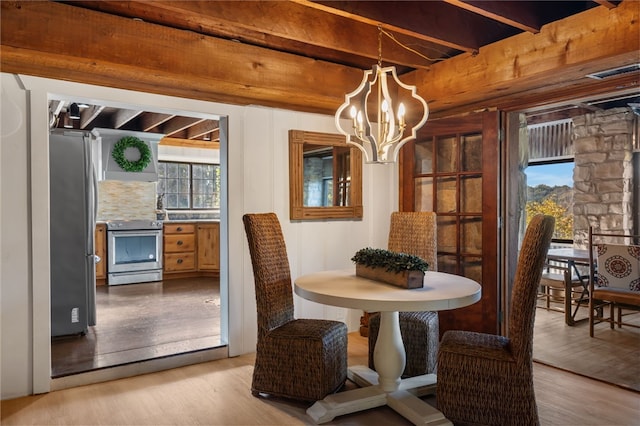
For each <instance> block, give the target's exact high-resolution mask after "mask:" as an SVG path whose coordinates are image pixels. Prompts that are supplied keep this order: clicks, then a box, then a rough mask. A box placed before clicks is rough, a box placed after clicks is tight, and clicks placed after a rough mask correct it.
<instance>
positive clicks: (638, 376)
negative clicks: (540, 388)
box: [533, 307, 640, 424]
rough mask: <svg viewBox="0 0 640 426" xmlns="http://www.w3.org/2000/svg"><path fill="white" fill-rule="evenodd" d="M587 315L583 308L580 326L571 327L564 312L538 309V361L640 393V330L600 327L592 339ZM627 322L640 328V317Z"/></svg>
mask: <svg viewBox="0 0 640 426" xmlns="http://www.w3.org/2000/svg"><path fill="white" fill-rule="evenodd" d="M587 314H588V311H587V309H585V308H582V307H581V308H580V309H579V310H578V313H577V316H576V319H577V320H578V322H577V323H576V325H574V326H568V325H566V324H565V322H564V314H563V313H562V312H556V311H547V310H546V309H540V308H539V309H537V310H536V320H535V327H534V339H533V359H534V361H537V362H540V363H544V364H547V365H550V366H553V367H557V368H562V369H564V370H567V371H571V372H574V373H577V374H581V375H583V376H586V377H590V378H594V379H597V380H602V381H605V382H609V383H613V384H616V385H618V386H622V387H626V388H629V389H633V390H636V391H640V328H634V327H625V326H623V327H622V328H615V329H613V330H611V329H610V328H609V324H605V323H601V324H596V326H595V329H594V330H595V332H594V337H593V338H591V337H589V323H588V320H587ZM627 320H629V321H632V322H634V323H636V324H639V325H640V313H635V314H633V315H630V316H629V317H628V319H627ZM639 399H640V395H639ZM638 424H640V419H639V420H638Z"/></svg>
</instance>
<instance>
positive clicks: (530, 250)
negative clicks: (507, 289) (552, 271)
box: [509, 215, 555, 362]
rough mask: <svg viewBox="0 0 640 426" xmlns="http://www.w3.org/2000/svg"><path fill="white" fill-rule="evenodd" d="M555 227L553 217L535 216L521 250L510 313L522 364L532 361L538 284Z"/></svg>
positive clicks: (517, 355) (511, 331)
mask: <svg viewBox="0 0 640 426" xmlns="http://www.w3.org/2000/svg"><path fill="white" fill-rule="evenodd" d="M554 226H555V219H554V218H553V217H551V216H543V215H536V216H534V217H533V218H532V219H531V221H530V222H529V225H528V226H527V230H526V232H525V235H524V239H523V241H522V247H521V248H520V254H519V257H518V266H517V267H516V274H515V278H514V282H513V289H512V290H511V305H510V306H511V309H510V312H509V339H510V340H511V350H512V354H513V356H514V358H515V359H516V360H517V361H520V362H530V359H531V354H532V351H533V324H534V320H535V310H536V299H537V295H538V285H539V283H540V277H541V276H542V271H543V266H544V263H545V259H546V257H547V251H548V250H549V244H550V242H551V236H552V234H553V228H554Z"/></svg>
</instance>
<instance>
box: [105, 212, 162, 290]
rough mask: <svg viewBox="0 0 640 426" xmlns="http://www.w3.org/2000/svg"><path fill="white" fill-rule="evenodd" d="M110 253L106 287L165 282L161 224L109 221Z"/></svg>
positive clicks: (158, 222) (150, 221) (152, 221)
mask: <svg viewBox="0 0 640 426" xmlns="http://www.w3.org/2000/svg"><path fill="white" fill-rule="evenodd" d="M107 249H108V251H109V253H108V255H107V258H108V264H107V284H109V285H119V284H132V283H141V282H149V281H160V280H162V221H155V220H114V221H108V222H107Z"/></svg>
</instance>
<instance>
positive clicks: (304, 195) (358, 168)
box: [289, 130, 362, 220]
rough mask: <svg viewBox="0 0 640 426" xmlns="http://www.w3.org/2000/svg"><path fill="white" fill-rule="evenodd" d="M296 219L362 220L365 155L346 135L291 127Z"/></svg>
mask: <svg viewBox="0 0 640 426" xmlns="http://www.w3.org/2000/svg"><path fill="white" fill-rule="evenodd" d="M289 213H290V214H289V215H290V218H291V219H292V220H317V219H361V218H362V154H361V152H360V150H359V149H358V148H356V147H350V146H348V145H347V143H346V142H345V140H344V136H343V135H339V134H334V133H319V132H306V131H303V130H289Z"/></svg>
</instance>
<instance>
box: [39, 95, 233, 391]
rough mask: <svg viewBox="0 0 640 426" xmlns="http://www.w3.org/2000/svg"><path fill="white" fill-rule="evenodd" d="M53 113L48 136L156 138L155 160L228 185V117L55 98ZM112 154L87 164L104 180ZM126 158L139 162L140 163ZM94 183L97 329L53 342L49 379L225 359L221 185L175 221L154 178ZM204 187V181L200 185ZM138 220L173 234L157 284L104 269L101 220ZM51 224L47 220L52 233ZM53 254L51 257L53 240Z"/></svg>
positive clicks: (106, 250)
mask: <svg viewBox="0 0 640 426" xmlns="http://www.w3.org/2000/svg"><path fill="white" fill-rule="evenodd" d="M49 114H50V116H49V124H50V127H51V128H52V129H53V128H59V129H60V130H62V129H65V130H64V131H78V132H86V133H91V132H92V131H94V130H95V129H118V130H120V131H121V132H122V133H123V135H126V134H134V135H143V134H144V133H153V134H155V135H161V136H162V139H160V142H159V143H158V146H157V157H155V158H152V161H155V162H156V163H158V162H187V163H190V164H198V165H202V166H198V167H199V168H198V169H199V170H200V169H208V168H215V169H216V170H217V174H218V175H217V179H218V182H220V177H221V176H223V179H225V178H224V176H226V159H225V158H224V156H221V155H220V146H221V145H226V143H227V140H226V134H227V132H226V128H224V126H226V123H227V120H226V117H220V116H216V115H212V114H203V113H197V112H184V111H176V110H168V109H167V110H162V109H158V108H150V107H145V106H140V105H131V104H114V103H109V102H106V101H96V100H95V99H84V98H79V97H73V98H66V97H56V98H55V99H51V100H50V101H49ZM141 137H143V136H141ZM125 154H126V155H132V154H131V153H125ZM133 154H134V156H135V154H136V153H135V152H134V153H133ZM108 155H110V154H109V153H105V152H103V151H102V150H101V149H100V148H98V149H96V150H95V152H94V155H93V158H92V159H93V161H92V164H93V165H94V166H95V170H96V174H97V175H98V176H99V177H102V178H104V175H103V176H100V174H101V173H102V172H103V167H102V164H101V162H102V161H106V158H107V157H106V156H108ZM129 160H130V161H134V162H135V160H136V158H131V159H129ZM165 177H166V176H165ZM98 180H99V181H98V182H97V200H98V209H97V213H96V215H95V218H94V219H95V221H96V223H97V226H96V227H95V235H94V240H95V244H94V249H95V250H97V251H100V248H101V249H102V256H101V257H102V258H101V259H100V262H99V263H97V264H96V265H95V267H96V271H95V272H96V275H95V280H93V281H91V282H88V283H87V284H88V285H89V286H92V287H93V288H92V289H94V290H95V312H96V315H95V318H96V322H95V325H89V326H88V327H87V328H86V331H85V332H82V333H75V334H70V335H63V336H56V337H54V338H52V340H51V377H52V378H53V379H61V380H64V379H65V378H69V377H70V376H74V375H79V374H83V373H90V372H96V371H98V370H104V369H108V368H112V367H116V366H126V365H130V364H133V363H140V362H146V361H152V360H159V359H166V358H168V357H176V356H183V355H187V356H189V355H190V356H194V357H195V358H198V359H200V360H210V359H216V358H220V357H226V356H228V351H227V350H226V346H227V343H228V342H227V335H228V333H227V329H226V327H227V319H226V317H225V315H226V312H227V310H226V308H225V304H226V294H227V292H226V282H221V280H220V277H221V275H222V276H226V274H224V273H223V274H221V269H222V268H225V267H226V265H225V264H223V263H221V262H220V252H221V250H223V248H224V247H226V244H221V241H220V231H219V230H220V221H221V218H223V217H224V216H225V215H224V214H223V215H221V212H223V211H226V210H225V209H226V190H225V188H224V187H223V186H221V185H218V186H217V188H216V191H217V192H216V193H215V197H216V199H217V200H218V203H217V204H216V205H215V206H214V207H213V208H207V209H203V208H200V209H189V208H181V209H180V210H179V211H177V210H173V212H172V214H171V213H169V212H171V210H170V209H166V208H165V206H163V205H162V203H160V202H159V197H158V191H157V185H158V183H157V179H156V180H155V181H143V182H141V181H135V179H132V180H131V181H129V180H128V179H123V180H120V179H98ZM165 182H166V181H165ZM201 182H204V180H203V179H200V180H199V183H201ZM178 183H179V182H178ZM167 189H172V190H173V189H175V188H167ZM178 189H180V188H178ZM182 189H183V188H182ZM199 191H200V192H198V196H199V197H200V198H201V199H204V198H206V197H207V196H209V195H211V194H210V193H209V192H207V189H206V188H205V189H200V190H199ZM179 192H180V191H177V190H176V191H173V193H179ZM180 206H181V207H184V206H182V204H180ZM198 206H200V207H201V206H202V203H200V204H198ZM208 206H209V207H211V205H208ZM178 213H179V214H178ZM135 220H146V221H152V222H153V223H160V228H163V230H166V229H167V226H171V227H172V229H173V231H171V232H166V233H165V232H163V234H164V236H163V237H161V239H160V242H161V244H162V247H161V248H162V250H161V255H160V256H158V257H159V260H161V262H162V265H163V274H162V277H161V279H159V280H152V281H150V280H142V281H141V282H135V280H134V282H127V283H121V282H115V281H114V280H112V281H114V282H110V280H109V277H108V275H107V274H106V271H104V269H106V268H104V266H105V265H106V264H108V262H109V257H110V256H113V252H112V250H111V247H109V242H108V239H107V238H106V235H103V238H102V239H101V238H100V237H99V232H100V230H101V229H102V232H104V234H106V222H110V221H125V222H126V221H135ZM179 224H185V225H187V226H185V227H184V228H188V229H190V230H191V232H189V233H186V234H181V235H180V238H179V239H174V238H172V237H171V236H170V237H169V238H167V235H169V234H175V229H178V228H180V226H178V225H179ZM55 226H56V223H54V222H53V221H52V223H51V227H52V228H53V227H55ZM101 226H104V228H101ZM214 234H215V235H214ZM198 243H200V244H198ZM174 246H176V247H180V251H176V250H172V247H174ZM198 247H200V248H201V250H200V251H198ZM52 250H55V246H54V244H53V241H52ZM205 252H206V254H205ZM172 262H173V263H172ZM167 265H169V266H168V267H167ZM129 281H130V280H129ZM52 292H53V289H52ZM52 300H53V294H52ZM221 349H222V350H221ZM54 387H56V386H54Z"/></svg>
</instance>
